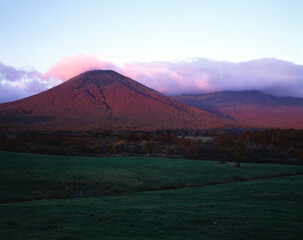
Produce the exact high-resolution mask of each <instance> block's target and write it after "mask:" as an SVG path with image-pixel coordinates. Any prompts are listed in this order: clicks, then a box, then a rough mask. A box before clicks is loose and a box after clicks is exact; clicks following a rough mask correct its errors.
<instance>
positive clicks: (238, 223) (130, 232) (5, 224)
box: [0, 176, 303, 240]
mask: <svg viewBox="0 0 303 240" xmlns="http://www.w3.org/2000/svg"><path fill="white" fill-rule="evenodd" d="M302 184H303V176H293V177H280V178H276V179H267V180H256V181H251V182H242V183H229V184H223V185H216V186H207V187H197V188H185V189H178V190H164V191H155V192H140V193H131V194H125V195H121V196H106V197H95V198H82V199H61V200H39V201H29V202H19V203H4V204H0V236H2V238H1V239H6V240H10V239H14V240H16V239H58V240H59V239H61V240H63V239H91V240H93V239H233V240H234V239H235V240H236V239H245V240H246V239H258V240H262V239H266V240H268V239H303V222H302V219H303V204H302V202H303V188H302Z"/></svg>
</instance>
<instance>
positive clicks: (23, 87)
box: [0, 62, 59, 103]
mask: <svg viewBox="0 0 303 240" xmlns="http://www.w3.org/2000/svg"><path fill="white" fill-rule="evenodd" d="M58 83H59V81H55V80H50V79H49V78H47V77H45V76H44V75H43V74H41V73H39V72H37V71H35V70H23V69H16V68H14V67H12V66H7V65H5V64H3V63H1V62H0V103H3V102H10V101H14V100H18V99H21V98H24V97H28V96H31V95H33V94H36V93H39V92H42V91H45V90H47V89H49V88H51V87H53V86H55V85H57V84H58Z"/></svg>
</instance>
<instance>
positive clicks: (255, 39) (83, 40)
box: [0, 0, 303, 102]
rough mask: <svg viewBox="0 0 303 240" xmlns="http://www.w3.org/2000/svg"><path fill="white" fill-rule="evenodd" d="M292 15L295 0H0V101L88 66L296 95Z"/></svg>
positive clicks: (183, 83)
mask: <svg viewBox="0 0 303 240" xmlns="http://www.w3.org/2000/svg"><path fill="white" fill-rule="evenodd" d="M302 12H303V1H301V0H266V1H264V0H245V1H243V0H208V1H204V0H199V1H198V0H186V1H185V0H161V1H157V0H146V1H140V0H137V1H135V0H133V1H131V0H107V1H102V0H86V1H84V0H83V1H80V0H78V1H77V0H60V1H58V0H53V1H46V0H39V1H37V0H27V1H23V0H19V1H17V0H0V102H5V101H11V100H15V99H18V98H22V97H25V96H29V95H31V94H34V93H37V92H40V91H43V90H45V89H47V88H49V87H51V86H54V85H56V84H58V83H60V82H62V81H64V80H67V79H68V78H69V77H72V76H74V75H76V74H78V73H80V72H81V71H86V70H90V69H113V70H116V71H119V72H121V73H123V74H125V75H128V76H130V77H132V78H134V79H135V80H137V81H139V82H141V83H143V84H146V85H147V86H150V87H152V88H155V89H156V90H159V91H162V92H163V93H167V94H176V93H189V92H209V91H220V90H244V89H252V88H256V89H259V90H263V91H265V92H268V93H271V94H278V95H292V96H299V97H303V73H302V69H303V27H302V26H303V14H302ZM264 58H266V59H264ZM254 59H262V60H258V61H251V60H254ZM276 59H280V60H283V61H279V60H276Z"/></svg>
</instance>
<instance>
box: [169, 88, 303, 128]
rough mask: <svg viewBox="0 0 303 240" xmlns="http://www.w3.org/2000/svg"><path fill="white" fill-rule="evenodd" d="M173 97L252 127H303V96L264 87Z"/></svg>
mask: <svg viewBox="0 0 303 240" xmlns="http://www.w3.org/2000/svg"><path fill="white" fill-rule="evenodd" d="M172 99H174V100H176V101H179V102H181V103H184V104H188V105H190V106H193V107H196V108H199V109H203V110H206V111H210V112H213V113H217V114H221V115H223V116H227V117H228V116H229V117H230V118H232V119H234V120H236V121H238V122H240V123H241V124H244V125H247V126H252V127H278V128H297V129H301V128H303V99H302V98H293V97H275V96H271V95H266V94H264V93H262V92H260V91H224V92H215V93H210V94H203V95H179V96H173V97H172Z"/></svg>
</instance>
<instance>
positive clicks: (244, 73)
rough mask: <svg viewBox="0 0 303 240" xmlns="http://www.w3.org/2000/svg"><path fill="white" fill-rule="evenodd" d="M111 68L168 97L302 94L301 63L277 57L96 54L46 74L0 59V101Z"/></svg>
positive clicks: (64, 60)
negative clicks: (112, 58) (121, 60)
mask: <svg viewBox="0 0 303 240" xmlns="http://www.w3.org/2000/svg"><path fill="white" fill-rule="evenodd" d="M98 69H103V70H104V69H111V70H115V71H117V72H120V73H121V74H123V75H126V76H128V77H130V78H133V79H134V80H136V81H138V82H140V83H142V84H144V85H146V86H148V87H150V88H153V89H155V90H157V91H159V92H162V93H164V94H167V95H175V94H199V93H209V92H214V91H225V90H234V91H235V90H260V91H263V92H265V93H267V94H273V95H277V96H295V97H303V66H302V65H295V64H293V63H291V62H287V61H282V60H277V59H260V60H253V61H248V62H240V63H231V62H226V61H214V60H209V59H204V58H196V59H191V60H187V61H178V62H167V61H156V62H149V63H144V62H133V63H126V64H124V65H122V66H117V65H115V64H113V63H110V62H106V61H103V60H100V59H99V58H97V57H95V56H88V55H76V56H72V57H64V58H62V59H61V60H60V61H58V62H57V63H56V64H54V65H53V66H52V67H51V68H50V69H49V70H48V71H47V73H45V74H41V73H39V72H37V71H35V70H22V69H21V70H20V69H16V68H14V67H11V66H7V65H4V64H3V63H1V62H0V102H7V101H12V100H16V99H20V98H23V97H26V96H30V95H32V94H35V93H38V92H41V91H44V90H46V89H48V88H50V87H53V86H55V85H57V84H59V83H61V82H63V81H66V80H68V79H70V78H72V77H74V76H76V75H78V74H80V73H82V72H85V71H89V70H98Z"/></svg>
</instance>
